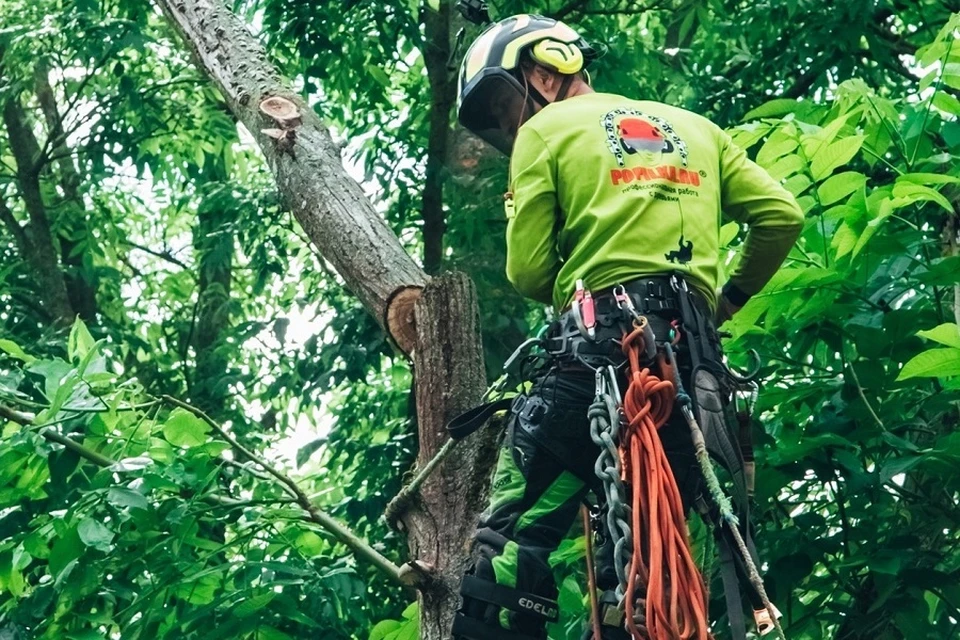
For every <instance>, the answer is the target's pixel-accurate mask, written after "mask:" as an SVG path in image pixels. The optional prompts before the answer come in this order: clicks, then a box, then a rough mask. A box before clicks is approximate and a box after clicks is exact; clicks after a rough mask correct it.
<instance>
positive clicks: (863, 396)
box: [847, 362, 887, 431]
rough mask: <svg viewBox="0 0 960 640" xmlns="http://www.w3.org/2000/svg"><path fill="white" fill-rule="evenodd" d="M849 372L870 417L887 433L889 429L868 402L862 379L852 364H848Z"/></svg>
mask: <svg viewBox="0 0 960 640" xmlns="http://www.w3.org/2000/svg"><path fill="white" fill-rule="evenodd" d="M847 370H848V371H849V372H850V377H851V378H852V380H851V381H852V382H853V384H854V386H856V387H857V393H858V394H859V395H860V399H861V400H863V404H865V405H866V406H867V411H869V412H870V415H871V416H873V419H874V421H875V422H876V423H877V425H878V426H879V427H880V428H881V429H882V430H884V431H886V430H887V427H886V426H884V424H883V420H881V419H880V416H878V415H877V412H876V411H874V410H873V406H871V404H870V402H869V401H868V400H867V396H866V394H865V393H864V392H863V385H861V384H860V378H858V377H857V371H856V370H855V369H854V368H853V363H852V362H848V363H847Z"/></svg>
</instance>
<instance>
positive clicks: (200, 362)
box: [191, 203, 233, 416]
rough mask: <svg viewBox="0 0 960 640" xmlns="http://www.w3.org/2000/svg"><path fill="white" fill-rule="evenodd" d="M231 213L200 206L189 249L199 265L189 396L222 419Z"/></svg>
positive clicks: (231, 237)
mask: <svg viewBox="0 0 960 640" xmlns="http://www.w3.org/2000/svg"><path fill="white" fill-rule="evenodd" d="M230 214H231V212H229V211H224V210H223V209H221V208H220V207H219V206H211V205H209V204H207V205H206V206H205V203H202V204H201V206H200V209H199V211H197V225H196V227H195V228H194V235H193V246H194V248H195V249H196V252H197V256H198V263H199V271H200V277H199V287H198V289H197V312H196V320H195V322H196V326H195V328H194V329H193V347H194V349H195V350H196V357H197V365H196V368H195V369H194V374H193V385H192V389H191V397H192V398H193V401H194V403H195V404H196V405H197V406H198V407H200V408H201V409H203V410H204V411H206V412H207V413H209V414H211V415H214V416H222V415H223V410H224V406H225V402H226V398H227V396H228V389H227V388H226V384H225V381H224V378H225V377H226V375H227V365H228V362H229V359H228V357H227V356H226V355H225V354H223V353H222V352H221V349H220V347H221V345H222V344H223V342H222V333H223V332H224V330H226V329H227V327H229V325H230V282H231V281H230V276H231V273H232V271H231V269H232V267H233V233H232V232H231V231H229V229H228V226H227V223H228V222H229V221H230V220H231V219H232V216H231V215H230Z"/></svg>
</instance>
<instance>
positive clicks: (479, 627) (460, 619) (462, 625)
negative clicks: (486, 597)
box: [451, 613, 542, 640]
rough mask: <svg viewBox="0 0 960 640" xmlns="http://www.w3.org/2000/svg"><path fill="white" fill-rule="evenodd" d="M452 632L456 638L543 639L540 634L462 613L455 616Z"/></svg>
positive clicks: (479, 639) (471, 639)
mask: <svg viewBox="0 0 960 640" xmlns="http://www.w3.org/2000/svg"><path fill="white" fill-rule="evenodd" d="M451 632H452V633H453V637H454V638H464V639H469V640H542V638H540V637H539V636H528V635H526V634H524V633H517V632H516V631H508V630H506V629H504V628H503V627H501V626H500V625H493V624H487V623H486V622H482V621H480V620H477V619H476V618H468V617H467V616H465V615H463V614H462V613H458V614H457V615H456V616H454V618H453V629H451Z"/></svg>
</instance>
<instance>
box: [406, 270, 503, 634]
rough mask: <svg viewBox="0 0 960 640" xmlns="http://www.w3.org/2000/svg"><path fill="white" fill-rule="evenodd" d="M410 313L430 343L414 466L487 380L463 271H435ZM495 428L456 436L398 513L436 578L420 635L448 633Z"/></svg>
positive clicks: (423, 352)
mask: <svg viewBox="0 0 960 640" xmlns="http://www.w3.org/2000/svg"><path fill="white" fill-rule="evenodd" d="M416 317H417V338H418V341H419V344H421V345H429V346H430V348H424V349H418V350H417V352H416V357H415V358H414V370H415V371H416V377H417V389H416V393H417V409H418V411H417V414H418V421H419V430H420V452H419V455H418V457H417V466H418V467H421V468H422V467H423V466H424V465H425V464H426V463H427V462H429V461H430V459H431V458H433V456H434V455H435V454H436V453H437V451H438V450H439V449H440V447H441V446H442V445H443V443H444V442H445V441H446V440H447V434H446V429H445V425H446V423H447V421H449V420H450V419H451V418H453V417H455V416H456V415H458V414H460V413H462V412H463V411H466V410H467V409H469V408H470V407H472V406H474V405H475V404H476V402H477V399H478V398H479V397H480V396H481V394H482V393H483V390H484V387H485V381H484V375H483V348H482V346H481V344H480V325H479V321H480V318H479V314H478V312H477V300H476V291H475V289H474V287H473V283H472V282H471V281H470V279H469V278H468V277H467V276H466V275H464V274H461V273H450V274H445V275H443V276H440V277H438V278H435V279H434V280H433V281H432V282H431V283H430V284H429V285H427V287H426V289H424V291H423V295H421V296H420V299H419V300H418V301H417V308H416ZM451 318H456V319H457V321H456V322H451V321H450V319H451ZM438 390H439V391H438ZM497 433H498V432H497V431H496V430H494V429H481V430H480V431H478V432H477V433H474V434H473V435H472V436H471V437H469V438H467V439H465V440H464V441H463V442H461V443H458V444H457V450H456V452H455V453H454V454H453V455H451V456H448V457H447V458H446V459H445V461H444V462H443V463H442V464H441V465H440V466H439V467H438V468H437V470H436V471H434V472H433V474H432V475H431V476H430V477H429V478H428V479H427V481H426V482H425V483H424V485H423V487H422V488H421V490H420V500H419V502H418V504H417V506H418V508H417V509H414V510H411V511H410V512H409V513H408V514H407V515H406V517H405V518H403V524H404V528H405V530H406V531H407V532H408V544H409V548H410V556H411V557H412V558H416V559H417V560H419V561H420V562H423V563H426V564H428V565H430V566H431V567H433V568H434V569H435V573H434V576H433V577H434V580H433V581H432V582H431V583H430V584H428V585H427V586H426V587H424V588H421V590H420V638H421V640H440V639H442V638H446V637H448V635H449V630H450V624H451V622H452V620H453V612H454V611H455V610H456V607H457V590H458V586H459V582H460V576H461V575H462V574H463V571H464V569H466V567H467V563H468V560H469V555H468V554H469V551H470V549H469V544H468V542H469V540H470V539H471V534H472V533H473V532H474V531H475V530H476V526H477V514H479V513H480V511H481V510H482V509H483V507H484V504H483V503H482V499H483V497H484V496H485V495H486V486H487V484H488V480H489V477H490V465H491V462H492V460H493V459H494V456H495V446H496V438H497Z"/></svg>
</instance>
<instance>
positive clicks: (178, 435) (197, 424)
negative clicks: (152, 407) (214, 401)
mask: <svg viewBox="0 0 960 640" xmlns="http://www.w3.org/2000/svg"><path fill="white" fill-rule="evenodd" d="M209 431H210V425H209V424H207V423H206V422H204V421H203V420H201V419H200V418H198V417H197V416H195V415H194V414H192V413H190V412H189V411H187V410H185V409H180V408H177V409H174V410H173V412H172V413H171V414H170V417H169V418H167V421H166V423H164V425H163V437H164V438H166V439H167V441H168V442H169V443H170V444H172V445H174V446H177V447H196V446H198V445H201V444H203V443H205V442H206V441H207V433H209Z"/></svg>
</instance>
